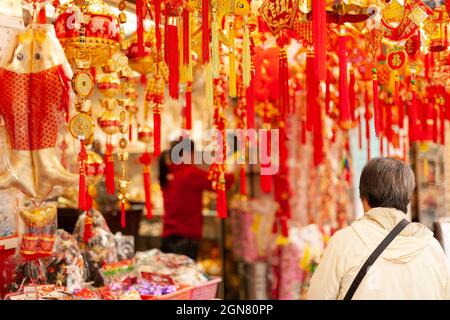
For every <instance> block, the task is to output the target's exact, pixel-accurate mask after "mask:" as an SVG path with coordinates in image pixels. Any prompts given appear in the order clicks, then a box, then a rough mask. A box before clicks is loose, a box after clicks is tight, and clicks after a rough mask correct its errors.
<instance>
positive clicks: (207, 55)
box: [202, 0, 211, 64]
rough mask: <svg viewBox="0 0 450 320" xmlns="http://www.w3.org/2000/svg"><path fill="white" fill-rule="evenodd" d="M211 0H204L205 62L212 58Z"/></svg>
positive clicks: (203, 38) (203, 56)
mask: <svg viewBox="0 0 450 320" xmlns="http://www.w3.org/2000/svg"><path fill="white" fill-rule="evenodd" d="M209 1H210V0H202V58H203V63H205V64H206V63H208V62H209V60H210V58H211V56H210V52H209V50H210V48H209V42H210V41H209V35H210V26H209Z"/></svg>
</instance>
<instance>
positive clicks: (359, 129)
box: [357, 114, 362, 150]
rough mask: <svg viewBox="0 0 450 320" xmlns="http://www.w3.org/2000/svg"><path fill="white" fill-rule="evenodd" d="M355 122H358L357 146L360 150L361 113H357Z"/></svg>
mask: <svg viewBox="0 0 450 320" xmlns="http://www.w3.org/2000/svg"><path fill="white" fill-rule="evenodd" d="M357 122H358V148H359V150H361V149H362V128H361V127H362V124H361V115H360V114H358V119H357Z"/></svg>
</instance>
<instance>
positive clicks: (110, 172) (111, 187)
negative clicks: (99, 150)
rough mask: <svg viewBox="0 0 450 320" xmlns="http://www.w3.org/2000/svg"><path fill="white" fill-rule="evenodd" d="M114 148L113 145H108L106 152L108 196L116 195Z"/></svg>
mask: <svg viewBox="0 0 450 320" xmlns="http://www.w3.org/2000/svg"><path fill="white" fill-rule="evenodd" d="M112 151H113V146H112V144H111V143H107V144H106V151H105V156H104V163H105V185H106V192H107V193H108V194H114V191H115V184H114V156H113V154H112Z"/></svg>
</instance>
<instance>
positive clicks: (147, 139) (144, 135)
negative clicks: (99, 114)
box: [139, 126, 153, 219]
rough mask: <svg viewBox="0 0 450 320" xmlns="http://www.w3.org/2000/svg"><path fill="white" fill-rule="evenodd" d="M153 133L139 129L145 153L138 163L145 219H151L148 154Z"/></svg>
mask: <svg viewBox="0 0 450 320" xmlns="http://www.w3.org/2000/svg"><path fill="white" fill-rule="evenodd" d="M152 137H153V132H152V129H151V128H150V127H148V126H142V127H141V128H139V141H141V142H143V143H145V152H144V153H143V154H142V156H141V157H140V158H139V162H140V163H141V164H142V165H143V166H144V170H143V175H142V177H143V180H144V193H145V208H146V210H147V218H148V219H151V218H152V216H153V213H152V201H151V195H152V188H151V187H152V182H151V163H152V158H151V154H150V150H149V149H150V147H149V146H150V143H151V141H152Z"/></svg>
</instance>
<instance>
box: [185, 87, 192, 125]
mask: <svg viewBox="0 0 450 320" xmlns="http://www.w3.org/2000/svg"><path fill="white" fill-rule="evenodd" d="M185 98H186V107H185V109H184V116H185V119H186V130H191V129H192V82H190V81H189V82H188V83H187V84H186V96H185Z"/></svg>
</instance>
